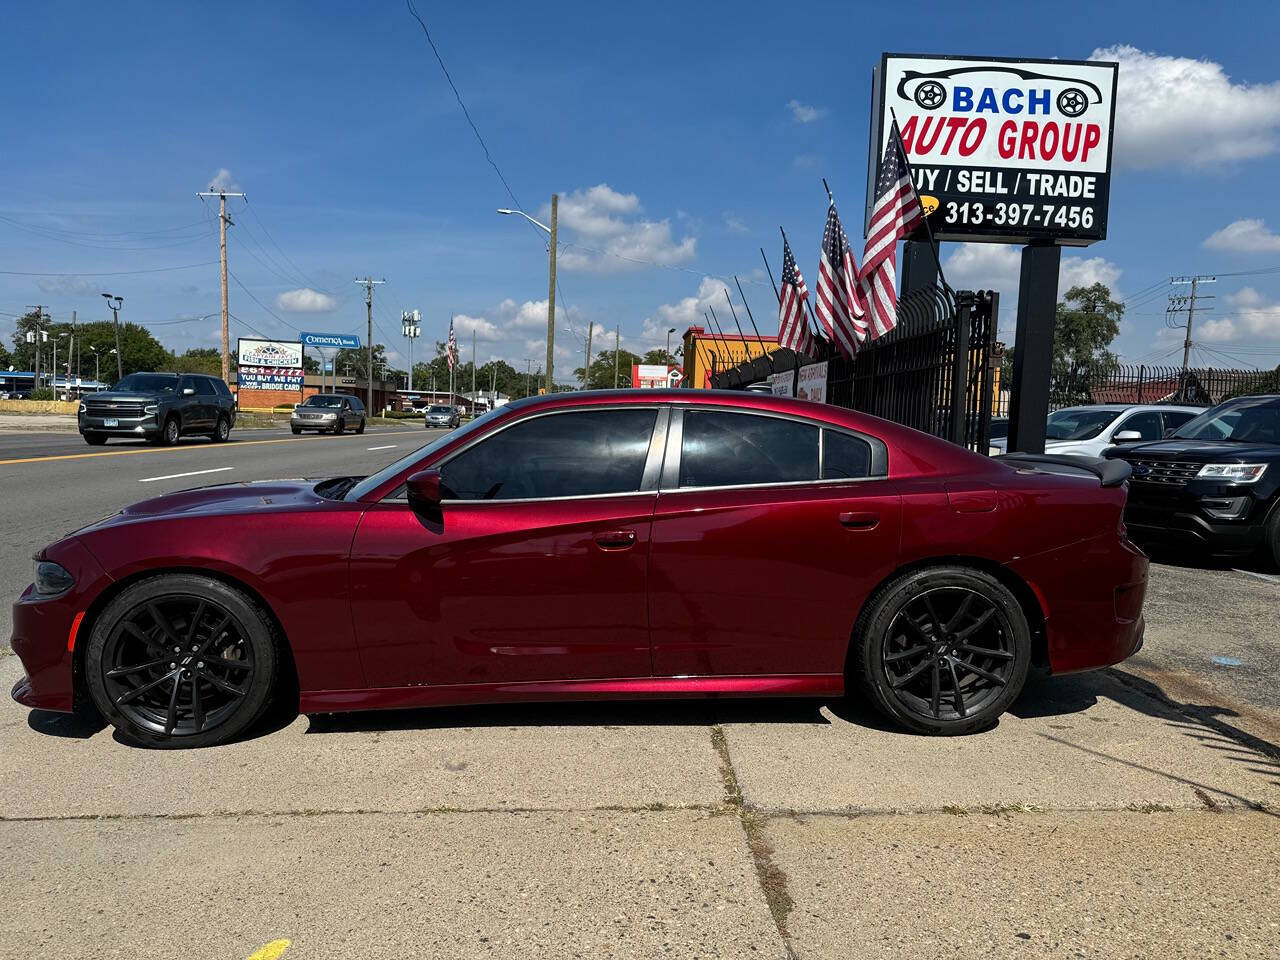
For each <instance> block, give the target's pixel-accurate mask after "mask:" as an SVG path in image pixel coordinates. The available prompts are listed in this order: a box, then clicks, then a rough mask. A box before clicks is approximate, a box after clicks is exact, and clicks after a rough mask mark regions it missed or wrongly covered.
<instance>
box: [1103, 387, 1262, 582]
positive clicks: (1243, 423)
mask: <svg viewBox="0 0 1280 960" xmlns="http://www.w3.org/2000/svg"><path fill="white" fill-rule="evenodd" d="M1107 456H1108V457H1110V458H1114V459H1117V460H1123V461H1125V462H1127V463H1128V464H1129V465H1130V466H1131V467H1132V468H1133V476H1132V477H1131V478H1130V481H1129V486H1130V490H1129V505H1128V507H1127V509H1126V510H1125V523H1126V524H1128V526H1129V529H1130V530H1132V531H1133V533H1134V536H1135V537H1138V538H1141V539H1142V540H1143V541H1144V542H1151V543H1170V542H1182V543H1188V542H1189V543H1192V544H1196V545H1198V546H1200V547H1202V548H1207V549H1208V550H1209V551H1210V552H1212V553H1218V554H1245V553H1250V552H1253V551H1255V550H1263V551H1265V552H1266V553H1268V554H1269V555H1270V556H1271V558H1272V559H1273V560H1274V561H1275V562H1276V563H1277V564H1280V396H1258V397H1239V398H1237V399H1235V400H1228V401H1227V402H1225V403H1222V404H1219V405H1218V406H1216V407H1214V408H1213V409H1212V410H1209V411H1207V412H1206V413H1203V414H1201V415H1200V416H1198V417H1196V418H1195V419H1194V420H1191V421H1189V422H1187V423H1185V424H1183V425H1182V426H1181V427H1179V428H1178V429H1177V431H1176V432H1175V433H1174V434H1173V436H1172V437H1170V438H1169V439H1167V440H1160V441H1157V442H1155V443H1139V444H1132V445H1128V446H1124V447H1115V448H1113V449H1111V450H1108V451H1107Z"/></svg>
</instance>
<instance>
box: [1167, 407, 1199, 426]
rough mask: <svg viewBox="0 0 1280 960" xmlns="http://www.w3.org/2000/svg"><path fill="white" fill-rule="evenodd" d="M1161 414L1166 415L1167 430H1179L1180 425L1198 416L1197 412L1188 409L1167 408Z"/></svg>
mask: <svg viewBox="0 0 1280 960" xmlns="http://www.w3.org/2000/svg"><path fill="white" fill-rule="evenodd" d="M1161 416H1162V417H1164V428H1165V429H1166V430H1177V429H1178V427H1180V426H1182V425H1183V424H1184V423H1186V422H1187V421H1188V420H1190V419H1191V418H1192V417H1194V416H1196V414H1194V413H1189V412H1188V411H1186V410H1165V411H1164V412H1163V413H1161Z"/></svg>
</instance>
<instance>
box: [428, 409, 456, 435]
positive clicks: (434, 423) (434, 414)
mask: <svg viewBox="0 0 1280 960" xmlns="http://www.w3.org/2000/svg"><path fill="white" fill-rule="evenodd" d="M461 419H462V418H461V416H459V414H458V408H457V407H455V406H446V405H445V404H439V403H437V404H432V405H431V406H430V407H428V408H427V417H426V427H427V429H428V430H430V429H431V428H432V427H448V428H449V429H450V430H452V429H453V428H454V427H456V426H457V425H458V424H459V422H461Z"/></svg>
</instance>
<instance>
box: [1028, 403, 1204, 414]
mask: <svg viewBox="0 0 1280 960" xmlns="http://www.w3.org/2000/svg"><path fill="white" fill-rule="evenodd" d="M1206 409H1208V408H1207V407H1205V406H1204V405H1203V404H1191V403H1081V404H1077V405H1076V406H1074V407H1062V408H1061V409H1059V410H1054V411H1052V412H1053V413H1065V412H1067V411H1074V410H1102V411H1103V412H1105V413H1130V412H1135V411H1145V410H1194V411H1195V412H1196V413H1199V412H1200V411H1202V410H1206Z"/></svg>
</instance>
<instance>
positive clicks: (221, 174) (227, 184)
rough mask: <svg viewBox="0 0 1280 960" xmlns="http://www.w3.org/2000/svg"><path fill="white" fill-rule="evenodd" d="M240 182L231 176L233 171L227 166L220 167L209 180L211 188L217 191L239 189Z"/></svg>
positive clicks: (212, 190) (214, 191)
mask: <svg viewBox="0 0 1280 960" xmlns="http://www.w3.org/2000/svg"><path fill="white" fill-rule="evenodd" d="M239 189H240V184H238V183H236V182H235V179H234V178H233V177H232V176H231V171H230V170H228V169H227V168H226V167H219V168H218V172H217V173H215V174H214V175H213V179H212V180H210V181H209V190H210V191H211V192H213V193H217V192H218V191H220V190H239Z"/></svg>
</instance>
